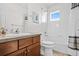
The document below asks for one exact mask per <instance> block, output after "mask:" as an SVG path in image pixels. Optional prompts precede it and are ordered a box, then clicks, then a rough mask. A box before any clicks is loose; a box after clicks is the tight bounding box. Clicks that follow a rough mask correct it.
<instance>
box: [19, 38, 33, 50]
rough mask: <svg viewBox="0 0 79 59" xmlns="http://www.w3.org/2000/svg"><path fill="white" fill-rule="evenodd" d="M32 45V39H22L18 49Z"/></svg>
mask: <svg viewBox="0 0 79 59" xmlns="http://www.w3.org/2000/svg"><path fill="white" fill-rule="evenodd" d="M31 44H32V38H24V39H21V40H19V49H21V48H24V47H26V46H29V45H31Z"/></svg>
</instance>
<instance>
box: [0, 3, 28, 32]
mask: <svg viewBox="0 0 79 59" xmlns="http://www.w3.org/2000/svg"><path fill="white" fill-rule="evenodd" d="M25 14H27V6H26V7H24V6H23V5H22V4H9V3H4V4H0V19H1V20H2V24H3V26H6V27H7V29H8V31H10V30H11V29H12V26H14V27H19V28H20V31H21V30H22V27H23V26H22V25H23V21H24V16H25ZM12 24H13V25H12Z"/></svg>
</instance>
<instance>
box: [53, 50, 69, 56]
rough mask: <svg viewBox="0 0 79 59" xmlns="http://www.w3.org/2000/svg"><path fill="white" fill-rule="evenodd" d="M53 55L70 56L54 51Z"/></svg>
mask: <svg viewBox="0 0 79 59" xmlns="http://www.w3.org/2000/svg"><path fill="white" fill-rule="evenodd" d="M53 55H54V56H68V55H67V54H64V53H61V52H58V51H55V50H54V51H53Z"/></svg>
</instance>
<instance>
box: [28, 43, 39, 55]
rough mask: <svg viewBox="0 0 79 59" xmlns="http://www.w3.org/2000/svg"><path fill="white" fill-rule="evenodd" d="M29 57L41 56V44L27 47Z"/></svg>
mask: <svg viewBox="0 0 79 59" xmlns="http://www.w3.org/2000/svg"><path fill="white" fill-rule="evenodd" d="M27 56H40V44H39V43H36V44H33V45H31V46H29V47H27Z"/></svg>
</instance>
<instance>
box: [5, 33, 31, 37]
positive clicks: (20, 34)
mask: <svg viewBox="0 0 79 59" xmlns="http://www.w3.org/2000/svg"><path fill="white" fill-rule="evenodd" d="M25 35H31V33H19V34H6V35H5V36H7V37H10V36H11V37H14V36H15V37H17V36H25Z"/></svg>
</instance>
